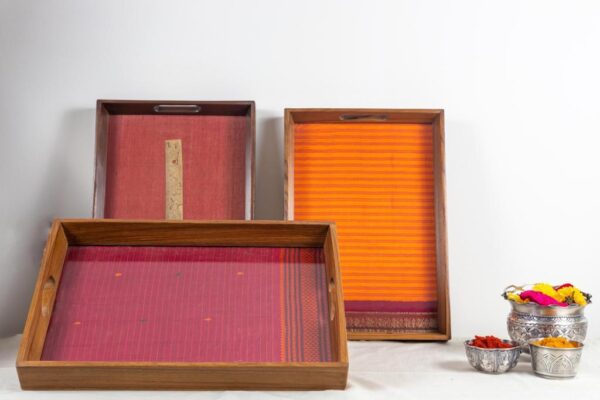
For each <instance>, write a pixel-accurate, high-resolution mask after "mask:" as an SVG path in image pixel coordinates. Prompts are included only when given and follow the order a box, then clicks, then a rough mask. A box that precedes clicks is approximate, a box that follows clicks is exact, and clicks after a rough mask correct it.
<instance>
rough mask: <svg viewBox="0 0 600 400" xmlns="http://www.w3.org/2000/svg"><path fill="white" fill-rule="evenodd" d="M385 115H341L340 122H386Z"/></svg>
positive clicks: (386, 117)
mask: <svg viewBox="0 0 600 400" xmlns="http://www.w3.org/2000/svg"><path fill="white" fill-rule="evenodd" d="M387 120H388V116H387V114H341V115H340V121H378V122H381V121H387Z"/></svg>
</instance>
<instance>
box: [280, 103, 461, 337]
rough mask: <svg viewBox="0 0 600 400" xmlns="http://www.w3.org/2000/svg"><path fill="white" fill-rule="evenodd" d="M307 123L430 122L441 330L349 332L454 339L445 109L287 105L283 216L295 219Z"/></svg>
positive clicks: (287, 218) (368, 335) (353, 333)
mask: <svg viewBox="0 0 600 400" xmlns="http://www.w3.org/2000/svg"><path fill="white" fill-rule="evenodd" d="M306 123H345V124H352V123H373V124H377V123H413V124H431V125H432V128H433V151H434V186H435V187H434V204H435V235H436V256H437V257H436V271H437V275H436V277H437V291H438V326H439V332H427V333H398V334H396V333H377V332H363V333H357V332H349V333H348V338H349V339H350V340H432V341H447V340H449V339H450V338H451V336H452V335H451V324H450V299H449V287H448V251H447V233H446V232H447V231H446V172H445V154H444V143H445V135H444V110H439V109H432V110H419V109H369V108H366V109H356V108H286V109H285V117H284V132H285V133H284V136H285V137H284V153H285V154H284V162H285V169H284V219H285V220H293V219H294V128H295V125H296V124H306Z"/></svg>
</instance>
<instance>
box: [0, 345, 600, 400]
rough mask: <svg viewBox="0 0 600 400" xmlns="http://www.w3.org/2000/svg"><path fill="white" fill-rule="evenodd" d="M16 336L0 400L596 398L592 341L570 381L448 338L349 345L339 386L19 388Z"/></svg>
mask: <svg viewBox="0 0 600 400" xmlns="http://www.w3.org/2000/svg"><path fill="white" fill-rule="evenodd" d="M19 340H20V336H14V337H10V338H5V339H0V399H11V400H13V399H14V400H19V399H61V400H63V399H66V400H68V399H84V400H85V399H144V400H147V399H165V398H168V399H261V400H268V399H368V400H374V399H386V400H390V399H441V398H444V399H454V398H456V399H477V400H481V399H486V400H488V399H503V400H506V399H526V400H537V399H542V398H548V399H550V398H551V399H566V398H571V399H594V398H600V338H598V339H594V340H588V341H586V343H585V346H586V347H585V348H584V351H583V355H582V359H581V364H580V366H579V373H578V375H577V376H576V377H575V378H573V379H568V380H548V379H544V378H540V377H538V376H536V375H534V373H533V372H532V370H531V362H530V357H529V355H527V354H523V355H522V356H521V358H520V360H519V364H518V365H517V366H516V367H515V368H514V369H513V370H512V371H510V372H508V373H505V374H501V375H488V374H483V373H480V372H477V371H475V370H474V369H473V368H471V366H470V365H469V364H468V362H467V358H466V356H465V352H464V348H463V340H460V339H455V340H452V341H451V342H449V343H399V342H349V343H348V346H349V351H350V373H349V378H348V387H347V389H346V390H344V391H324V392H323V391H316V392H239V391H226V392H214V391H213V392H202V391H192V392H190V391H170V392H162V391H154V392H149V391H148V392H147V391H144V392H142V391H139V392H134V391H84V392H81V391H52V392H48V391H22V390H21V388H20V386H19V380H18V378H17V371H16V369H15V359H16V354H17V348H18V345H19Z"/></svg>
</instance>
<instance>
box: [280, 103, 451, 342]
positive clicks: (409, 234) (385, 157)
mask: <svg viewBox="0 0 600 400" xmlns="http://www.w3.org/2000/svg"><path fill="white" fill-rule="evenodd" d="M285 162H286V182H285V206H284V209H285V219H287V220H293V219H295V220H329V221H335V222H336V224H337V229H338V235H339V244H340V267H341V271H342V277H343V281H344V300H345V310H346V323H347V328H348V336H349V338H350V339H404V340H442V341H444V340H448V339H449V338H450V310H449V301H448V279H447V267H446V265H447V257H446V218H445V200H444V197H445V195H444V191H445V189H444V188H445V183H444V113H443V110H389V109H287V110H286V111H285Z"/></svg>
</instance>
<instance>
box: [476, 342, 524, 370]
mask: <svg viewBox="0 0 600 400" xmlns="http://www.w3.org/2000/svg"><path fill="white" fill-rule="evenodd" d="M503 342H504V343H509V344H511V345H513V346H514V347H511V348H508V349H482V348H481V347H475V346H471V340H467V341H465V352H466V353H467V359H468V360H469V364H471V366H472V367H473V368H475V369H476V370H478V371H481V372H486V373H488V374H502V373H504V372H507V371H510V370H511V369H513V368H514V367H515V366H516V365H517V363H518V362H519V356H520V355H521V347H520V346H519V344H518V343H517V342H513V341H511V340H503Z"/></svg>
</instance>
